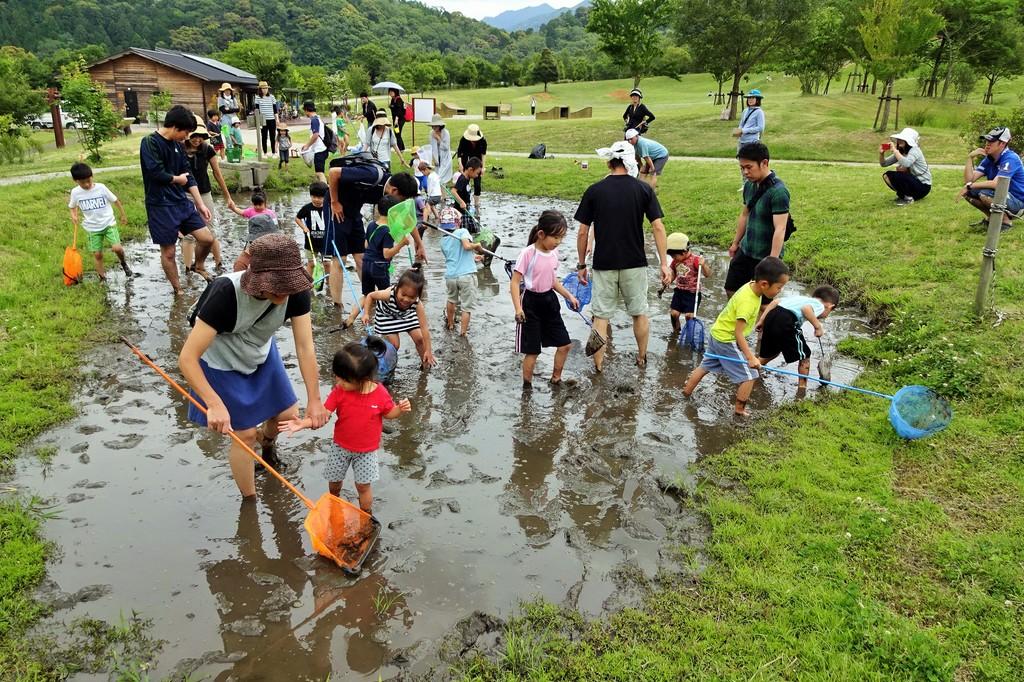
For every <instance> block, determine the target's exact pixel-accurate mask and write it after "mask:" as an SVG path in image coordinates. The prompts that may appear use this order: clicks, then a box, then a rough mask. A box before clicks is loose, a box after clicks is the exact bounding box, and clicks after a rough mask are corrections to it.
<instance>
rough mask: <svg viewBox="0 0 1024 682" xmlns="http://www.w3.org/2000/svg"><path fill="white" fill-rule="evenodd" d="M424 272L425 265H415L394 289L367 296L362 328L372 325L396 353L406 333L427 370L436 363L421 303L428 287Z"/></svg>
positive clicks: (402, 276) (425, 315) (400, 278)
mask: <svg viewBox="0 0 1024 682" xmlns="http://www.w3.org/2000/svg"><path fill="white" fill-rule="evenodd" d="M422 269H423V266H422V264H420V263H416V264H415V265H413V266H412V267H411V268H409V269H408V270H406V271H405V272H403V273H402V275H401V276H400V277H399V278H398V282H396V283H395V284H394V285H393V286H390V287H388V288H387V289H382V290H380V291H374V292H373V293H371V294H367V295H366V296H365V298H364V303H363V325H364V326H367V325H369V324H370V323H371V322H372V323H373V328H374V332H375V333H376V334H377V335H378V336H383V337H384V338H385V339H387V340H388V341H389V342H390V343H391V345H392V346H394V347H395V349H398V348H399V344H400V343H401V339H399V337H398V335H399V334H400V333H402V332H407V333H408V334H409V336H411V337H412V340H413V343H415V344H416V352H417V353H419V356H420V366H421V367H423V368H426V367H433V366H434V365H436V364H437V361H436V360H435V359H434V351H433V347H432V346H431V343H430V326H429V325H428V324H427V311H426V308H424V307H423V301H422V300H421V299H422V298H423V289H424V288H425V287H426V285H427V281H426V280H425V279H424V278H423V272H422Z"/></svg>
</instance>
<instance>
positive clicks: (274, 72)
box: [217, 38, 292, 89]
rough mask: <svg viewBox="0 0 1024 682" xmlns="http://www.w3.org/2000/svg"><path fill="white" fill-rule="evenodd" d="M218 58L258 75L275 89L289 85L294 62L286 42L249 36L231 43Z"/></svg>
mask: <svg viewBox="0 0 1024 682" xmlns="http://www.w3.org/2000/svg"><path fill="white" fill-rule="evenodd" d="M217 58H218V59H220V60H221V61H223V62H226V63H228V64H230V65H231V66H237V67H238V68H240V69H245V70H246V71H248V72H249V73H252V74H254V75H256V76H258V77H259V79H260V80H265V81H267V82H268V83H270V87H272V88H274V89H279V88H283V87H285V86H286V85H287V81H288V72H289V69H290V67H291V63H292V55H291V52H289V51H288V48H287V47H286V46H285V44H284V43H281V42H278V41H276V40H267V39H264V38H247V39H245V40H239V41H238V42H235V43H230V44H229V45H228V46H227V49H225V50H224V51H223V52H221V53H220V54H219V55H217Z"/></svg>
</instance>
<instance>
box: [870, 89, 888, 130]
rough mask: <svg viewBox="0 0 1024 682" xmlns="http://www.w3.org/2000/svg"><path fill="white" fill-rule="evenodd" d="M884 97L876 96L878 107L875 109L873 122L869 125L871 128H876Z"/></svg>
mask: <svg viewBox="0 0 1024 682" xmlns="http://www.w3.org/2000/svg"><path fill="white" fill-rule="evenodd" d="M884 99H885V97H879V98H878V109H876V110H875V122H874V124H872V126H871V129H872V130H878V117H879V116H881V115H882V100H884Z"/></svg>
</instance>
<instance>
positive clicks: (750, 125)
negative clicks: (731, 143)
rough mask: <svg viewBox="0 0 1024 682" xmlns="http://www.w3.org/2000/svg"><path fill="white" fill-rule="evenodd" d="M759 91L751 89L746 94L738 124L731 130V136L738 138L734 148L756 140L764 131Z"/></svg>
mask: <svg viewBox="0 0 1024 682" xmlns="http://www.w3.org/2000/svg"><path fill="white" fill-rule="evenodd" d="M762 99H764V98H763V97H762V96H761V91H760V90H758V89H756V88H755V89H754V90H751V91H750V92H749V93H748V94H747V106H746V108H745V109H744V110H743V113H741V114H740V124H739V126H738V127H737V128H736V129H735V130H733V131H732V136H733V137H735V138H738V140H737V142H736V150H737V151H739V148H740V147H742V146H743V145H745V144H747V143H748V142H758V141H760V139H761V135H762V134H763V133H764V109H762V108H761V100H762Z"/></svg>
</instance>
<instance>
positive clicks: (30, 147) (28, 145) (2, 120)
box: [0, 114, 43, 163]
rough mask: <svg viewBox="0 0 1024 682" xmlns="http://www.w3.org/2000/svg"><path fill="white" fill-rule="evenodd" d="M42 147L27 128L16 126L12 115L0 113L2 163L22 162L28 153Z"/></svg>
mask: <svg viewBox="0 0 1024 682" xmlns="http://www.w3.org/2000/svg"><path fill="white" fill-rule="evenodd" d="M42 149H43V146H42V145H41V144H40V143H39V141H38V140H36V139H34V138H33V137H32V136H31V135H30V134H29V131H28V129H27V128H25V127H24V126H15V125H14V118H13V117H12V116H11V115H9V114H0V163H22V162H24V161H25V158H26V157H27V156H28V155H30V154H37V153H39V152H40V151H42Z"/></svg>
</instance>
